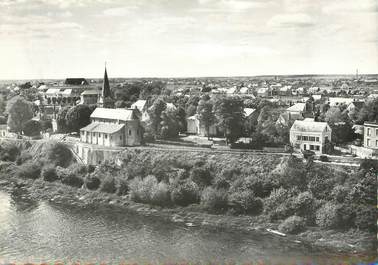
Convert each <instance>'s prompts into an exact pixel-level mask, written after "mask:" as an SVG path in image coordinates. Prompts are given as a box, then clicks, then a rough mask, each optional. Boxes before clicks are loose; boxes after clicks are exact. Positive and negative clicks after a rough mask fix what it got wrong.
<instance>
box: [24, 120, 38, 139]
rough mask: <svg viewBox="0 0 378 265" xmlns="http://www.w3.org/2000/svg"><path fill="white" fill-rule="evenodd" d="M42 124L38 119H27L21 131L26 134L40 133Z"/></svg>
mask: <svg viewBox="0 0 378 265" xmlns="http://www.w3.org/2000/svg"><path fill="white" fill-rule="evenodd" d="M41 130H42V126H41V123H40V122H39V121H36V120H29V121H27V122H25V124H24V127H23V132H24V134H25V135H26V136H36V135H39V134H40V133H41Z"/></svg>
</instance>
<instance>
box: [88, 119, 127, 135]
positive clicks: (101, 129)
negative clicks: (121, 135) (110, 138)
mask: <svg viewBox="0 0 378 265" xmlns="http://www.w3.org/2000/svg"><path fill="white" fill-rule="evenodd" d="M124 127H125V125H124V124H114V123H100V122H92V123H91V124H89V125H87V126H85V127H84V128H82V129H81V130H83V131H87V132H98V133H109V134H112V133H116V132H118V131H120V130H121V129H122V128H124Z"/></svg>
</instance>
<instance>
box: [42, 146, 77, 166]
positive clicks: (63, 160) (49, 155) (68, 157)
mask: <svg viewBox="0 0 378 265" xmlns="http://www.w3.org/2000/svg"><path fill="white" fill-rule="evenodd" d="M43 153H44V155H45V156H46V159H47V160H48V161H49V162H50V163H52V164H54V165H55V166H60V167H67V166H69V165H70V164H71V162H72V153H71V150H70V149H69V148H68V146H67V145H66V144H64V143H60V142H51V143H49V144H48V145H47V146H46V147H45V148H44V150H43Z"/></svg>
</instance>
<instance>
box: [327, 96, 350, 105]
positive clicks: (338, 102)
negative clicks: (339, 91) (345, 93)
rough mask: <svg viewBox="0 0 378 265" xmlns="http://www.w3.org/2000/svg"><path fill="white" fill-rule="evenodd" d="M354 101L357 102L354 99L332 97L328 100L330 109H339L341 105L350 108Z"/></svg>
mask: <svg viewBox="0 0 378 265" xmlns="http://www.w3.org/2000/svg"><path fill="white" fill-rule="evenodd" d="M353 101H355V100H354V99H353V98H342V97H330V98H329V99H328V102H329V106H330V107H338V106H341V105H347V106H348V105H349V104H350V103H352V102H353Z"/></svg>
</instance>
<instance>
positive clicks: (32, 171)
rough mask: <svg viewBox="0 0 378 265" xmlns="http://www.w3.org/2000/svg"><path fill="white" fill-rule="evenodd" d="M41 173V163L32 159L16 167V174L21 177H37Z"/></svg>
mask: <svg viewBox="0 0 378 265" xmlns="http://www.w3.org/2000/svg"><path fill="white" fill-rule="evenodd" d="M40 174H41V166H40V164H38V163H34V162H30V161H29V162H27V163H24V164H22V165H20V166H18V167H17V169H16V176H17V177H19V178H28V179H37V178H39V176H40Z"/></svg>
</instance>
